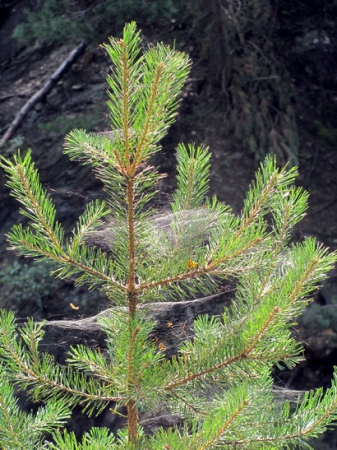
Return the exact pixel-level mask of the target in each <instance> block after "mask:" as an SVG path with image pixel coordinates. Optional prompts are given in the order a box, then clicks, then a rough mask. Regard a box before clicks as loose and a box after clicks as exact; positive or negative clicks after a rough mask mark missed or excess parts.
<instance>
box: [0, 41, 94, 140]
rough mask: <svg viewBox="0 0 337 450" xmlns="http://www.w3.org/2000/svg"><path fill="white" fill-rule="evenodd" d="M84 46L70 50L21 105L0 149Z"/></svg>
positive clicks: (82, 44) (81, 44) (83, 44)
mask: <svg viewBox="0 0 337 450" xmlns="http://www.w3.org/2000/svg"><path fill="white" fill-rule="evenodd" d="M85 47H86V44H85V43H84V42H81V43H80V45H79V46H77V47H76V48H75V49H74V50H72V51H71V52H70V53H69V55H68V56H67V58H66V59H65V60H64V61H63V63H62V64H61V65H60V66H59V67H58V68H57V70H56V71H55V72H54V73H53V74H52V76H51V77H50V78H48V80H47V81H46V82H45V84H44V85H43V86H42V88H41V89H39V90H38V91H37V92H36V93H35V94H34V95H33V96H32V97H30V99H29V100H28V101H27V102H26V103H25V104H24V105H23V107H22V108H21V109H20V111H19V112H18V113H17V115H16V116H15V118H14V120H13V122H12V123H11V125H10V127H9V128H8V130H7V131H6V133H5V134H4V135H3V137H2V139H1V141H0V147H2V146H3V145H4V144H5V143H6V142H7V141H8V140H9V139H10V138H11V137H12V136H13V134H14V133H15V131H16V130H17V129H18V128H19V126H20V125H21V123H22V121H23V119H24V118H25V116H26V115H27V113H28V112H29V111H30V110H31V109H32V107H33V106H34V105H35V104H36V103H37V102H38V101H39V100H41V99H42V98H43V97H44V96H45V95H46V94H47V93H48V92H49V91H50V90H51V89H52V87H53V86H54V85H55V84H56V83H57V81H58V80H59V79H60V78H61V77H62V75H63V74H64V73H65V71H66V70H67V69H68V68H69V67H70V66H71V65H72V64H73V63H74V62H75V61H76V59H77V58H78V57H79V56H80V55H81V54H82V53H83V51H84V49H85Z"/></svg>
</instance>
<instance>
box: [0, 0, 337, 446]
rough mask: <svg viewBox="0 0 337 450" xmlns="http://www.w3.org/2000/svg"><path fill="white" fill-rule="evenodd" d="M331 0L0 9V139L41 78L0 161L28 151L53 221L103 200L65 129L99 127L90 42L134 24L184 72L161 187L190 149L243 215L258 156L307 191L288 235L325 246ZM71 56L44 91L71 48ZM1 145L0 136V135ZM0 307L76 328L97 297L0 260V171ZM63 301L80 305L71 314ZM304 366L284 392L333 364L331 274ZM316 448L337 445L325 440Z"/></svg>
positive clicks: (336, 120)
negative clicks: (293, 168) (200, 151)
mask: <svg viewBox="0 0 337 450" xmlns="http://www.w3.org/2000/svg"><path fill="white" fill-rule="evenodd" d="M336 19H337V1H336V0H161V1H160V2H159V1H156V0H143V1H134V0H124V1H119V0H94V1H92V0H90V1H89V0H73V1H65V0H36V1H24V0H16V1H15V0H12V1H10V0H7V1H6V0H0V80H1V81H0V138H1V137H4V136H5V135H6V131H7V130H8V129H9V127H10V126H11V124H13V121H14V120H15V119H16V117H17V116H18V114H19V113H20V111H22V108H23V107H24V106H25V105H26V104H27V102H29V101H30V100H31V99H32V97H33V96H34V94H36V93H37V92H38V91H39V89H41V88H43V86H44V85H45V84H46V82H48V81H50V82H51V86H50V87H51V88H50V89H49V90H48V92H46V94H45V95H42V96H41V98H39V99H38V101H37V102H35V103H33V102H32V105H31V107H30V108H29V110H28V111H27V114H25V115H24V117H22V120H21V122H20V124H19V126H18V127H17V128H16V129H15V131H14V132H13V134H12V135H11V136H10V137H9V138H8V139H7V138H6V139H5V140H6V142H3V145H2V148H1V152H3V153H4V154H5V155H7V156H9V155H11V154H13V153H14V152H16V150H17V148H21V149H22V150H23V151H24V150H25V149H27V148H28V147H30V148H32V150H33V158H34V160H35V161H36V165H37V166H38V168H39V170H40V173H41V178H42V181H43V182H44V184H45V186H46V187H47V188H48V189H49V190H50V193H51V195H52V196H53V198H54V200H55V202H56V205H57V208H58V214H59V217H58V218H59V220H60V221H61V222H62V223H63V224H64V225H65V227H66V228H67V229H68V230H71V228H72V226H73V223H74V221H75V219H76V218H77V217H78V215H79V214H80V213H81V212H82V211H83V208H84V205H85V204H86V203H87V202H88V201H89V200H91V199H93V198H95V197H97V196H100V195H102V194H101V191H100V189H101V186H100V184H99V182H97V180H95V179H94V177H93V176H92V173H91V170H90V168H88V167H81V166H80V165H78V164H76V163H73V162H70V161H69V160H68V159H67V157H65V156H64V155H63V154H62V145H63V139H64V136H65V134H66V133H67V132H68V131H70V130H71V129H73V128H85V129H87V130H88V131H94V132H101V131H107V130H108V126H109V125H108V124H109V119H108V116H107V114H108V112H107V107H106V104H105V102H106V100H107V98H108V97H107V94H106V89H107V84H106V82H105V79H106V75H107V72H108V71H109V70H110V68H109V61H108V58H107V56H106V55H105V53H104V51H103V50H102V49H101V48H100V46H99V45H100V44H101V43H103V42H106V41H107V39H108V37H109V36H118V35H120V34H121V30H122V27H123V25H124V23H125V22H127V21H130V20H136V21H137V23H138V26H139V27H140V28H141V29H142V33H143V41H144V45H151V44H153V43H155V42H157V41H164V42H165V43H167V44H169V45H175V47H176V48H177V49H179V50H183V51H185V52H186V53H188V54H189V55H190V56H191V58H192V60H193V67H192V72H191V75H190V78H189V80H188V83H187V84H186V86H185V89H184V92H183V99H182V103H181V107H180V115H179V118H178V120H177V122H176V123H175V124H174V125H173V126H172V128H171V129H170V132H169V135H168V136H167V137H166V138H165V139H164V141H163V143H162V144H163V148H164V152H163V154H161V155H160V157H157V159H156V161H155V164H157V165H159V166H160V167H161V170H162V171H163V172H166V173H168V175H169V176H168V177H167V178H166V179H165V182H164V184H163V186H162V188H163V191H164V195H163V196H162V197H161V199H160V202H161V206H162V207H163V208H164V207H165V198H167V197H168V196H169V195H170V193H171V192H172V189H173V187H174V186H173V181H172V180H173V178H174V177H173V175H174V170H175V168H174V167H175V159H174V151H175V146H176V145H177V143H178V142H181V141H183V142H189V141H194V142H197V143H200V142H203V143H205V144H207V145H209V146H210V148H211V150H212V155H213V161H212V162H213V165H212V180H211V185H212V193H215V194H216V195H217V196H218V197H219V198H220V199H221V200H225V201H227V202H228V203H229V204H230V205H231V206H232V207H233V208H234V211H239V210H240V208H241V206H242V200H243V198H244V195H245V192H246V190H247V187H248V185H249V183H250V181H251V179H252V177H253V175H254V172H255V170H256V168H257V165H258V164H259V161H261V159H263V158H264V156H265V155H266V154H267V153H273V154H275V155H276V156H277V158H278V161H279V163H280V164H285V163H288V164H290V165H298V167H299V173H300V176H299V179H298V184H299V185H301V186H303V187H304V188H305V189H307V190H308V191H309V192H310V194H311V195H310V207H309V212H308V215H307V217H306V218H305V219H304V220H303V222H302V224H301V225H300V227H299V228H298V229H297V231H296V236H295V239H301V237H303V236H304V235H305V236H307V235H313V236H316V237H317V239H318V241H319V242H322V243H323V244H324V245H326V246H329V247H330V248H332V249H335V248H336V247H337V181H336V180H337V176H336V169H337V151H336V148H337V114H336V111H337V27H336ZM81 43H84V45H85V48H84V46H83V51H82V52H81V54H80V55H79V57H78V58H77V59H76V61H74V62H73V63H72V64H71V65H70V67H69V68H68V69H67V70H66V71H65V72H64V73H62V74H61V76H60V77H59V79H58V80H57V81H56V82H53V80H52V79H51V77H52V75H53V74H54V73H55V71H57V69H58V68H59V67H60V66H61V64H62V63H63V62H64V61H65V60H67V58H68V57H69V54H70V52H71V51H72V50H74V49H76V48H77V47H78V46H79V45H80V44H81ZM3 141H4V139H3ZM0 178H1V181H0V199H1V209H0V250H1V253H0V270H1V271H0V307H1V308H6V309H13V310H14V311H15V312H16V313H17V316H18V318H21V319H22V320H24V319H25V318H26V317H27V316H34V317H35V318H37V319H41V318H47V319H56V318H57V319H75V318H80V317H86V316H91V315H93V314H95V313H98V312H100V311H102V310H103V309H104V308H105V307H106V306H107V305H106V302H105V300H104V299H102V298H100V297H99V295H98V293H95V292H93V293H92V292H90V293H89V292H88V291H86V290H85V289H83V288H74V287H73V285H72V284H70V283H64V282H61V281H60V280H56V281H55V280H53V279H52V278H51V277H50V275H49V272H50V267H48V266H46V265H45V264H43V265H42V264H38V263H34V262H31V261H28V260H25V259H22V258H18V257H16V256H15V255H14V254H12V253H10V252H8V251H7V250H6V248H7V244H6V238H5V234H6V232H7V231H8V230H9V229H10V227H11V226H12V225H13V224H14V223H18V222H20V221H22V220H23V219H22V217H20V216H19V212H18V205H17V204H16V203H15V201H14V200H13V199H11V198H10V196H9V192H8V190H7V188H5V187H4V182H5V181H4V176H3V173H1V174H0ZM70 303H72V304H74V305H75V306H79V307H80V308H79V309H78V310H74V309H72V308H71V307H70V306H69V305H70ZM294 333H296V334H297V335H298V337H299V339H301V340H302V342H303V344H304V347H305V349H306V356H307V361H306V362H305V363H303V364H302V365H300V366H299V367H298V368H297V369H296V370H294V371H292V372H291V373H287V372H282V373H275V380H276V382H277V383H279V384H280V385H282V386H286V387H288V388H292V389H308V388H314V387H318V386H322V385H325V386H328V383H329V380H330V377H331V370H332V369H331V368H332V366H333V365H336V364H337V273H336V272H333V273H331V277H330V279H329V280H328V281H327V282H326V283H325V285H324V286H323V288H322V289H321V290H320V291H319V292H318V293H316V295H315V300H314V303H313V304H312V306H310V307H309V308H308V310H307V312H306V313H305V314H304V316H303V317H301V318H300V319H299V326H298V327H296V329H294ZM313 445H314V448H315V449H337V437H336V436H335V435H334V434H332V433H331V434H327V435H326V436H325V437H324V438H323V439H322V440H321V441H320V442H315V444H313Z"/></svg>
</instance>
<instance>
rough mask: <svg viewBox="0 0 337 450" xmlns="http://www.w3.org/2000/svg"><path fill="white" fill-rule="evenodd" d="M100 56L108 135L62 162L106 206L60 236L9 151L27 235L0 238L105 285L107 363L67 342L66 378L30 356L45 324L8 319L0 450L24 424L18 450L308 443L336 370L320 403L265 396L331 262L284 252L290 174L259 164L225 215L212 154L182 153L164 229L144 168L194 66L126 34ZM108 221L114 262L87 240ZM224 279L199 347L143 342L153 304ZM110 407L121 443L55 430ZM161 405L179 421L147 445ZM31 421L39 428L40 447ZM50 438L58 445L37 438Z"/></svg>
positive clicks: (308, 253)
mask: <svg viewBox="0 0 337 450" xmlns="http://www.w3.org/2000/svg"><path fill="white" fill-rule="evenodd" d="M104 48H105V50H106V51H107V53H108V55H109V56H110V58H111V61H112V64H113V65H112V74H111V75H109V76H108V79H107V81H108V84H109V101H108V106H109V109H110V120H111V134H101V135H97V134H88V133H86V132H85V131H83V130H74V131H72V132H71V133H70V134H69V135H68V136H67V137H66V144H65V152H66V153H67V154H68V155H69V156H70V158H71V159H76V160H80V161H82V162H83V163H84V164H90V165H91V166H92V167H93V169H94V171H95V174H96V176H97V177H98V178H99V179H100V180H101V181H102V182H103V184H104V188H105V190H106V192H107V194H108V200H107V201H106V202H103V201H98V200H96V201H93V202H91V203H89V204H88V205H87V206H86V209H85V211H84V213H83V214H82V215H81V217H80V218H79V219H78V222H77V224H76V226H75V227H74V229H73V232H72V234H71V236H69V237H68V236H65V232H64V230H63V228H62V225H61V224H60V223H59V222H58V221H57V220H56V210H55V207H54V204H53V202H52V199H51V198H50V196H49V194H48V193H47V192H46V191H45V190H44V189H43V187H42V185H41V183H40V181H39V176H38V173H37V171H36V169H35V167H34V164H33V162H32V156H31V152H30V151H28V152H27V153H26V155H25V156H22V155H21V154H20V152H19V153H18V155H17V156H15V157H14V160H13V161H11V160H9V159H6V158H4V157H2V158H1V166H2V167H3V169H4V170H5V171H6V173H7V176H8V186H9V187H10V189H11V193H12V195H13V196H14V197H15V198H16V199H17V200H18V201H19V202H20V203H21V205H22V207H23V208H22V211H21V212H22V214H23V215H24V216H26V218H27V219H28V225H27V226H23V225H21V224H19V225H15V226H14V227H13V228H12V231H11V232H10V233H9V234H8V239H9V243H10V248H12V249H13V250H15V251H16V252H17V253H19V254H20V255H25V256H28V257H33V258H39V259H46V260H52V261H53V262H54V264H55V265H56V266H57V269H56V271H55V275H57V276H58V277H61V278H63V279H70V278H71V279H73V278H74V277H75V278H76V283H77V284H78V285H82V284H88V285H89V286H90V288H94V287H98V288H100V289H101V291H102V293H103V294H104V295H106V296H107V297H108V298H109V299H110V300H111V302H112V304H113V308H112V313H111V314H110V315H109V316H107V317H105V318H104V319H102V320H101V323H100V325H101V326H102V327H103V329H104V331H105V333H106V352H104V353H101V352H100V351H98V350H97V349H93V348H90V347H87V346H84V345H81V346H74V347H72V349H71V351H70V353H69V355H68V361H67V366H66V367H63V366H60V365H58V364H56V363H55V361H54V360H53V357H52V356H50V355H48V354H46V353H43V352H40V351H39V342H40V341H41V339H42V337H43V334H44V331H43V323H42V324H40V323H36V322H34V321H32V320H29V321H28V323H27V325H26V326H24V327H21V328H17V326H16V324H15V318H14V316H13V314H12V313H10V312H5V311H2V313H1V321H0V359H1V377H2V379H3V380H5V381H4V382H3V383H2V384H1V387H0V405H1V410H0V443H1V446H2V447H4V448H7V449H14V448H15V449H17V448H23V447H20V446H19V445H18V439H17V434H18V433H19V428H20V426H21V425H20V423H25V425H26V426H25V438H26V441H25V443H24V445H25V447H24V448H25V449H33V448H34V449H35V448H51V449H58V450H60V449H61V450H62V449H66V450H71V449H96V448H106V449H123V448H125V449H144V450H145V449H146V450H151V449H153V450H158V449H171V450H173V449H174V450H177V449H181V450H186V449H188V450H204V449H213V448H222V449H238V448H249V449H267V448H268V449H281V448H295V446H302V447H309V446H308V444H306V442H307V441H308V439H309V438H312V437H316V436H317V435H318V434H319V433H322V432H323V431H324V430H325V429H326V427H327V426H328V425H329V424H331V423H333V422H335V420H336V407H337V386H336V383H337V374H335V375H334V378H333V380H332V386H331V388H330V389H328V390H327V391H326V392H325V393H324V394H323V391H322V390H321V389H318V390H317V391H315V392H309V393H307V394H306V395H305V396H304V397H298V399H296V401H295V405H294V404H290V401H288V400H287V399H285V398H280V397H279V396H276V395H275V393H274V390H273V380H272V376H271V372H272V369H273V367H274V366H275V365H277V366H278V367H287V368H293V367H294V365H295V364H296V363H297V362H298V361H299V360H300V359H302V348H301V346H300V344H299V343H297V342H296V341H295V340H294V338H293V337H292V335H291V332H290V327H291V325H292V324H293V323H294V321H296V318H297V317H298V315H299V314H300V313H301V312H302V311H303V309H304V308H305V306H306V305H307V304H308V302H309V301H310V293H311V292H312V291H313V289H314V288H315V287H316V286H317V284H318V283H321V282H322V281H323V280H324V279H325V277H326V274H327V272H328V271H329V270H330V269H331V268H332V267H333V265H334V263H335V262H336V253H329V252H328V250H327V249H325V248H323V247H321V246H318V245H317V243H316V241H315V239H313V238H307V239H305V240H304V241H303V242H299V243H292V242H291V233H292V230H293V228H294V226H295V225H296V224H297V223H298V222H299V221H300V220H301V219H302V217H303V216H304V214H305V211H306V209H307V200H308V195H307V193H306V192H305V191H303V190H302V189H300V188H297V187H295V186H294V180H295V177H296V174H297V172H296V169H295V168H290V169H289V170H288V169H286V168H281V169H280V168H278V167H277V164H276V162H275V160H274V159H273V158H272V157H267V158H266V160H265V161H264V163H263V164H261V166H260V168H259V170H258V171H257V174H256V178H255V181H254V182H253V183H252V185H251V186H250V188H249V191H248V194H247V198H246V200H245V202H244V206H243V209H242V212H241V214H240V215H235V214H234V213H233V212H232V210H231V208H230V207H229V206H228V205H227V204H223V203H221V202H219V201H218V200H217V199H216V198H215V197H213V198H209V197H207V192H208V183H209V170H210V153H209V151H208V149H207V148H206V147H203V146H196V145H193V144H189V145H187V146H186V145H184V144H180V145H179V146H178V148H177V188H176V191H175V192H174V194H173V196H172V201H171V203H170V204H169V205H167V210H166V211H165V221H166V222H165V223H166V225H165V226H164V227H160V226H158V213H157V211H155V209H154V206H153V202H151V200H152V199H153V196H154V195H155V194H156V190H157V186H158V182H159V180H160V179H161V178H162V175H161V174H160V173H159V172H158V171H157V170H156V169H155V168H154V167H153V166H152V163H151V161H152V160H153V158H152V157H153V156H154V155H155V154H157V153H158V152H159V151H160V150H161V146H160V140H161V139H162V138H163V136H164V135H165V134H166V132H167V129H168V127H169V125H170V124H171V123H172V122H173V121H174V118H175V116H176V114H177V107H178V104H179V100H178V98H179V95H180V93H181V91H182V88H183V85H184V82H185V81H186V79H187V77H188V73H189V69H190V61H189V59H188V57H187V56H186V55H184V54H183V53H181V52H178V51H176V50H172V49H170V48H169V47H167V46H165V45H163V44H157V45H156V46H153V47H150V48H147V49H144V48H143V47H142V43H141V39H140V35H139V32H137V31H136V26H135V24H134V23H131V24H128V25H126V26H125V28H124V31H123V37H122V39H115V38H112V39H110V42H109V44H107V45H105V46H104ZM105 220H107V223H109V224H110V227H111V233H110V237H111V242H110V247H111V249H112V250H111V251H105V250H104V249H102V248H100V247H98V246H90V245H89V244H88V238H89V237H90V235H92V234H93V233H95V230H97V229H98V228H99V227H100V226H101V225H102V223H104V221H105ZM89 240H90V239H89ZM226 282H231V283H235V286H236V292H235V296H234V298H233V301H232V303H231V305H230V307H228V308H224V311H223V314H222V315H221V316H220V317H211V316H208V315H203V316H200V317H198V318H197V319H196V320H195V322H194V325H193V339H188V338H186V339H185V340H184V341H183V342H182V343H181V344H180V345H179V348H178V349H177V351H176V354H175V355H174V356H173V357H171V358H166V356H165V351H164V350H165V349H163V348H161V347H160V345H159V344H158V343H157V342H156V341H155V340H154V339H153V337H151V336H152V334H151V333H152V332H153V329H154V327H155V322H154V320H153V319H151V314H149V308H148V305H151V304H152V303H154V302H165V301H167V300H170V301H173V300H175V301H177V300H180V301H183V300H186V299H190V298H195V297H196V296H202V295H210V294H214V293H217V292H218V290H219V284H220V283H221V284H224V283H226ZM12 382H15V383H16V384H18V385H19V387H20V388H22V389H28V390H29V392H30V394H31V396H32V398H33V400H35V401H39V402H42V403H45V404H46V406H45V407H44V408H42V409H40V410H39V413H38V414H39V416H36V418H35V419H34V418H32V417H30V416H26V417H24V416H23V415H22V414H23V413H21V412H19V411H18V410H17V407H16V406H15V405H16V404H15V400H14V399H13V392H12V391H11V388H10V383H12ZM112 403H114V404H115V409H116V411H117V409H118V408H119V407H122V406H123V407H125V408H126V411H127V427H126V429H125V430H121V431H120V433H119V434H118V435H117V436H114V435H112V434H111V433H110V432H109V431H108V430H107V429H106V428H93V429H92V430H91V431H90V432H89V433H86V434H85V435H84V436H83V437H82V440H79V441H77V439H76V437H75V435H74V434H73V433H68V432H67V431H66V430H65V428H64V427H63V426H64V422H65V420H66V419H67V417H68V416H69V414H70V412H69V411H70V410H71V409H72V408H73V407H74V406H76V405H81V406H82V407H83V409H84V411H86V412H87V413H88V414H89V415H90V414H93V413H95V414H99V413H100V412H101V411H102V410H103V409H104V408H105V407H106V406H107V405H111V404H112ZM159 409H160V410H163V409H164V410H166V411H168V412H170V413H171V414H175V415H178V416H179V417H180V418H181V419H182V421H181V423H182V425H179V426H176V427H173V428H168V429H164V428H158V429H154V430H153V433H152V434H150V435H145V434H144V432H143V430H142V428H141V427H140V418H141V415H142V413H143V412H144V411H149V410H150V411H158V410H159ZM38 417H39V418H40V419H41V420H38ZM19 418H21V419H20V420H21V422H20V420H19ZM30 423H32V424H34V423H35V424H36V423H39V424H40V428H38V431H39V432H40V434H39V435H38V437H37V434H36V430H37V427H35V428H34V426H33V425H32V426H28V425H27V424H30ZM62 428H63V429H62ZM44 432H52V438H48V439H47V440H46V439H44V435H43V433H44ZM34 433H35V434H34ZM37 445H39V447H37Z"/></svg>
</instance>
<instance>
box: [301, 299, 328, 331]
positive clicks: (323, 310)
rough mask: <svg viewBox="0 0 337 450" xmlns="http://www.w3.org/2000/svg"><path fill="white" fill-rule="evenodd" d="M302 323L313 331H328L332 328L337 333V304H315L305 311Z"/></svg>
mask: <svg viewBox="0 0 337 450" xmlns="http://www.w3.org/2000/svg"><path fill="white" fill-rule="evenodd" d="M301 322H302V323H303V324H304V325H305V326H307V327H308V328H310V329H312V330H327V329H328V328H330V329H332V330H334V331H336V332H337V304H331V305H317V304H314V305H312V306H311V307H310V308H308V309H306V310H305V312H304V313H303V316H302V317H301Z"/></svg>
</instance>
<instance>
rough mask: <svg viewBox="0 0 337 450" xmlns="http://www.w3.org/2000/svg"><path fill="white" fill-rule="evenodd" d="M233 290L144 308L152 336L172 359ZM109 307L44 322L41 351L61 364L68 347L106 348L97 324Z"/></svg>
mask: <svg viewBox="0 0 337 450" xmlns="http://www.w3.org/2000/svg"><path fill="white" fill-rule="evenodd" d="M233 291H234V288H232V287H229V286H228V288H227V289H225V290H224V291H223V292H221V293H219V294H215V295H210V296H208V297H203V298H198V299H195V300H187V301H180V302H160V303H159V302H158V303H152V304H146V305H143V306H142V307H143V308H146V316H147V317H148V318H151V319H152V320H154V321H155V322H156V325H155V328H154V331H153V336H151V337H152V338H153V339H154V340H155V341H156V342H157V344H158V346H159V345H160V346H161V348H162V349H164V350H165V355H166V356H167V357H171V356H172V355H174V354H176V353H177V349H178V345H179V344H180V343H181V342H182V341H184V340H185V339H190V338H191V337H192V336H193V333H192V325H193V322H194V320H195V319H196V318H197V317H198V316H200V315H202V314H208V315H210V316H214V315H220V314H221V313H222V312H223V311H224V308H225V307H226V306H228V305H229V304H230V302H231V299H232V297H233ZM113 311H114V308H109V309H107V310H105V311H102V312H101V313H99V314H97V315H96V316H93V317H89V318H85V319H81V320H53V321H48V322H46V324H45V326H44V330H45V335H44V338H43V341H42V350H43V351H46V352H48V353H51V354H53V355H54V356H55V358H56V360H57V361H58V362H59V363H61V364H62V363H64V362H65V359H66V358H67V352H68V351H69V349H70V347H71V346H75V345H78V344H82V345H88V346H90V347H92V348H100V349H101V350H104V349H105V348H106V343H105V339H106V335H105V333H104V331H103V330H102V329H101V327H100V325H99V319H100V318H102V317H105V316H108V315H109V314H113Z"/></svg>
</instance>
